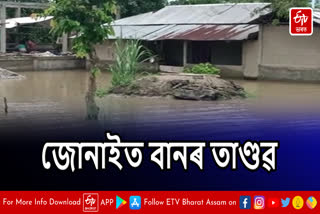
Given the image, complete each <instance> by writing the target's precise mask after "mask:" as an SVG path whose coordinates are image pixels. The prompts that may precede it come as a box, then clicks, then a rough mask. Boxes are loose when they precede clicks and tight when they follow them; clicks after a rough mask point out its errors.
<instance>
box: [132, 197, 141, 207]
mask: <svg viewBox="0 0 320 214" xmlns="http://www.w3.org/2000/svg"><path fill="white" fill-rule="evenodd" d="M129 206H130V209H132V210H140V209H141V197H140V196H131V197H130V204H129Z"/></svg>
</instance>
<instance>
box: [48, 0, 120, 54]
mask: <svg viewBox="0 0 320 214" xmlns="http://www.w3.org/2000/svg"><path fill="white" fill-rule="evenodd" d="M114 12H115V5H114V2H113V0H56V1H53V2H51V4H50V8H49V9H47V10H46V12H45V15H48V16H49V15H50V16H54V19H53V21H52V32H53V33H55V34H57V35H59V36H61V35H62V34H63V33H75V34H76V35H77V36H76V38H75V39H74V40H73V47H72V48H73V50H74V51H75V52H76V54H77V56H79V57H86V56H88V55H90V54H91V53H92V52H93V51H94V45H96V44H99V43H102V42H103V41H104V40H105V39H107V36H108V35H110V34H112V33H113V32H112V28H111V26H110V24H111V22H112V21H113V14H114ZM103 25H104V26H103Z"/></svg>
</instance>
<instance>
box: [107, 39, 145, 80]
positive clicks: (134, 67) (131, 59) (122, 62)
mask: <svg viewBox="0 0 320 214" xmlns="http://www.w3.org/2000/svg"><path fill="white" fill-rule="evenodd" d="M147 54H148V51H147V50H146V49H144V47H143V45H141V44H140V42H139V41H135V40H130V41H126V42H125V43H124V42H122V41H121V40H118V41H117V42H116V59H115V62H114V64H113V65H112V66H111V68H110V70H111V72H112V86H127V85H130V84H131V82H132V81H133V80H134V79H135V77H136V74H137V72H138V67H139V63H141V62H143V61H144V60H145V57H146V55H147Z"/></svg>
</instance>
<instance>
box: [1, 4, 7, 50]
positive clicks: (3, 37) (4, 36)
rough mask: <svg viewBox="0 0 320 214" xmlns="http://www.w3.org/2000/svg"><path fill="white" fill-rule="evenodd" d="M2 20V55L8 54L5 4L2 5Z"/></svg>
mask: <svg viewBox="0 0 320 214" xmlns="http://www.w3.org/2000/svg"><path fill="white" fill-rule="evenodd" d="M0 6H1V8H0V20H1V33H0V46H1V50H0V52H1V53H6V42H7V38H6V16H7V14H6V6H5V5H4V4H1V5H0Z"/></svg>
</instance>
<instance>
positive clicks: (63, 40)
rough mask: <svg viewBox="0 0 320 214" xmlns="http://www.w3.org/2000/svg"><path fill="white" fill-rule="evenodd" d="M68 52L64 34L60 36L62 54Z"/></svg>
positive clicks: (66, 38)
mask: <svg viewBox="0 0 320 214" xmlns="http://www.w3.org/2000/svg"><path fill="white" fill-rule="evenodd" d="M67 52H68V34H67V33H64V34H63V35H62V53H67Z"/></svg>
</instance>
